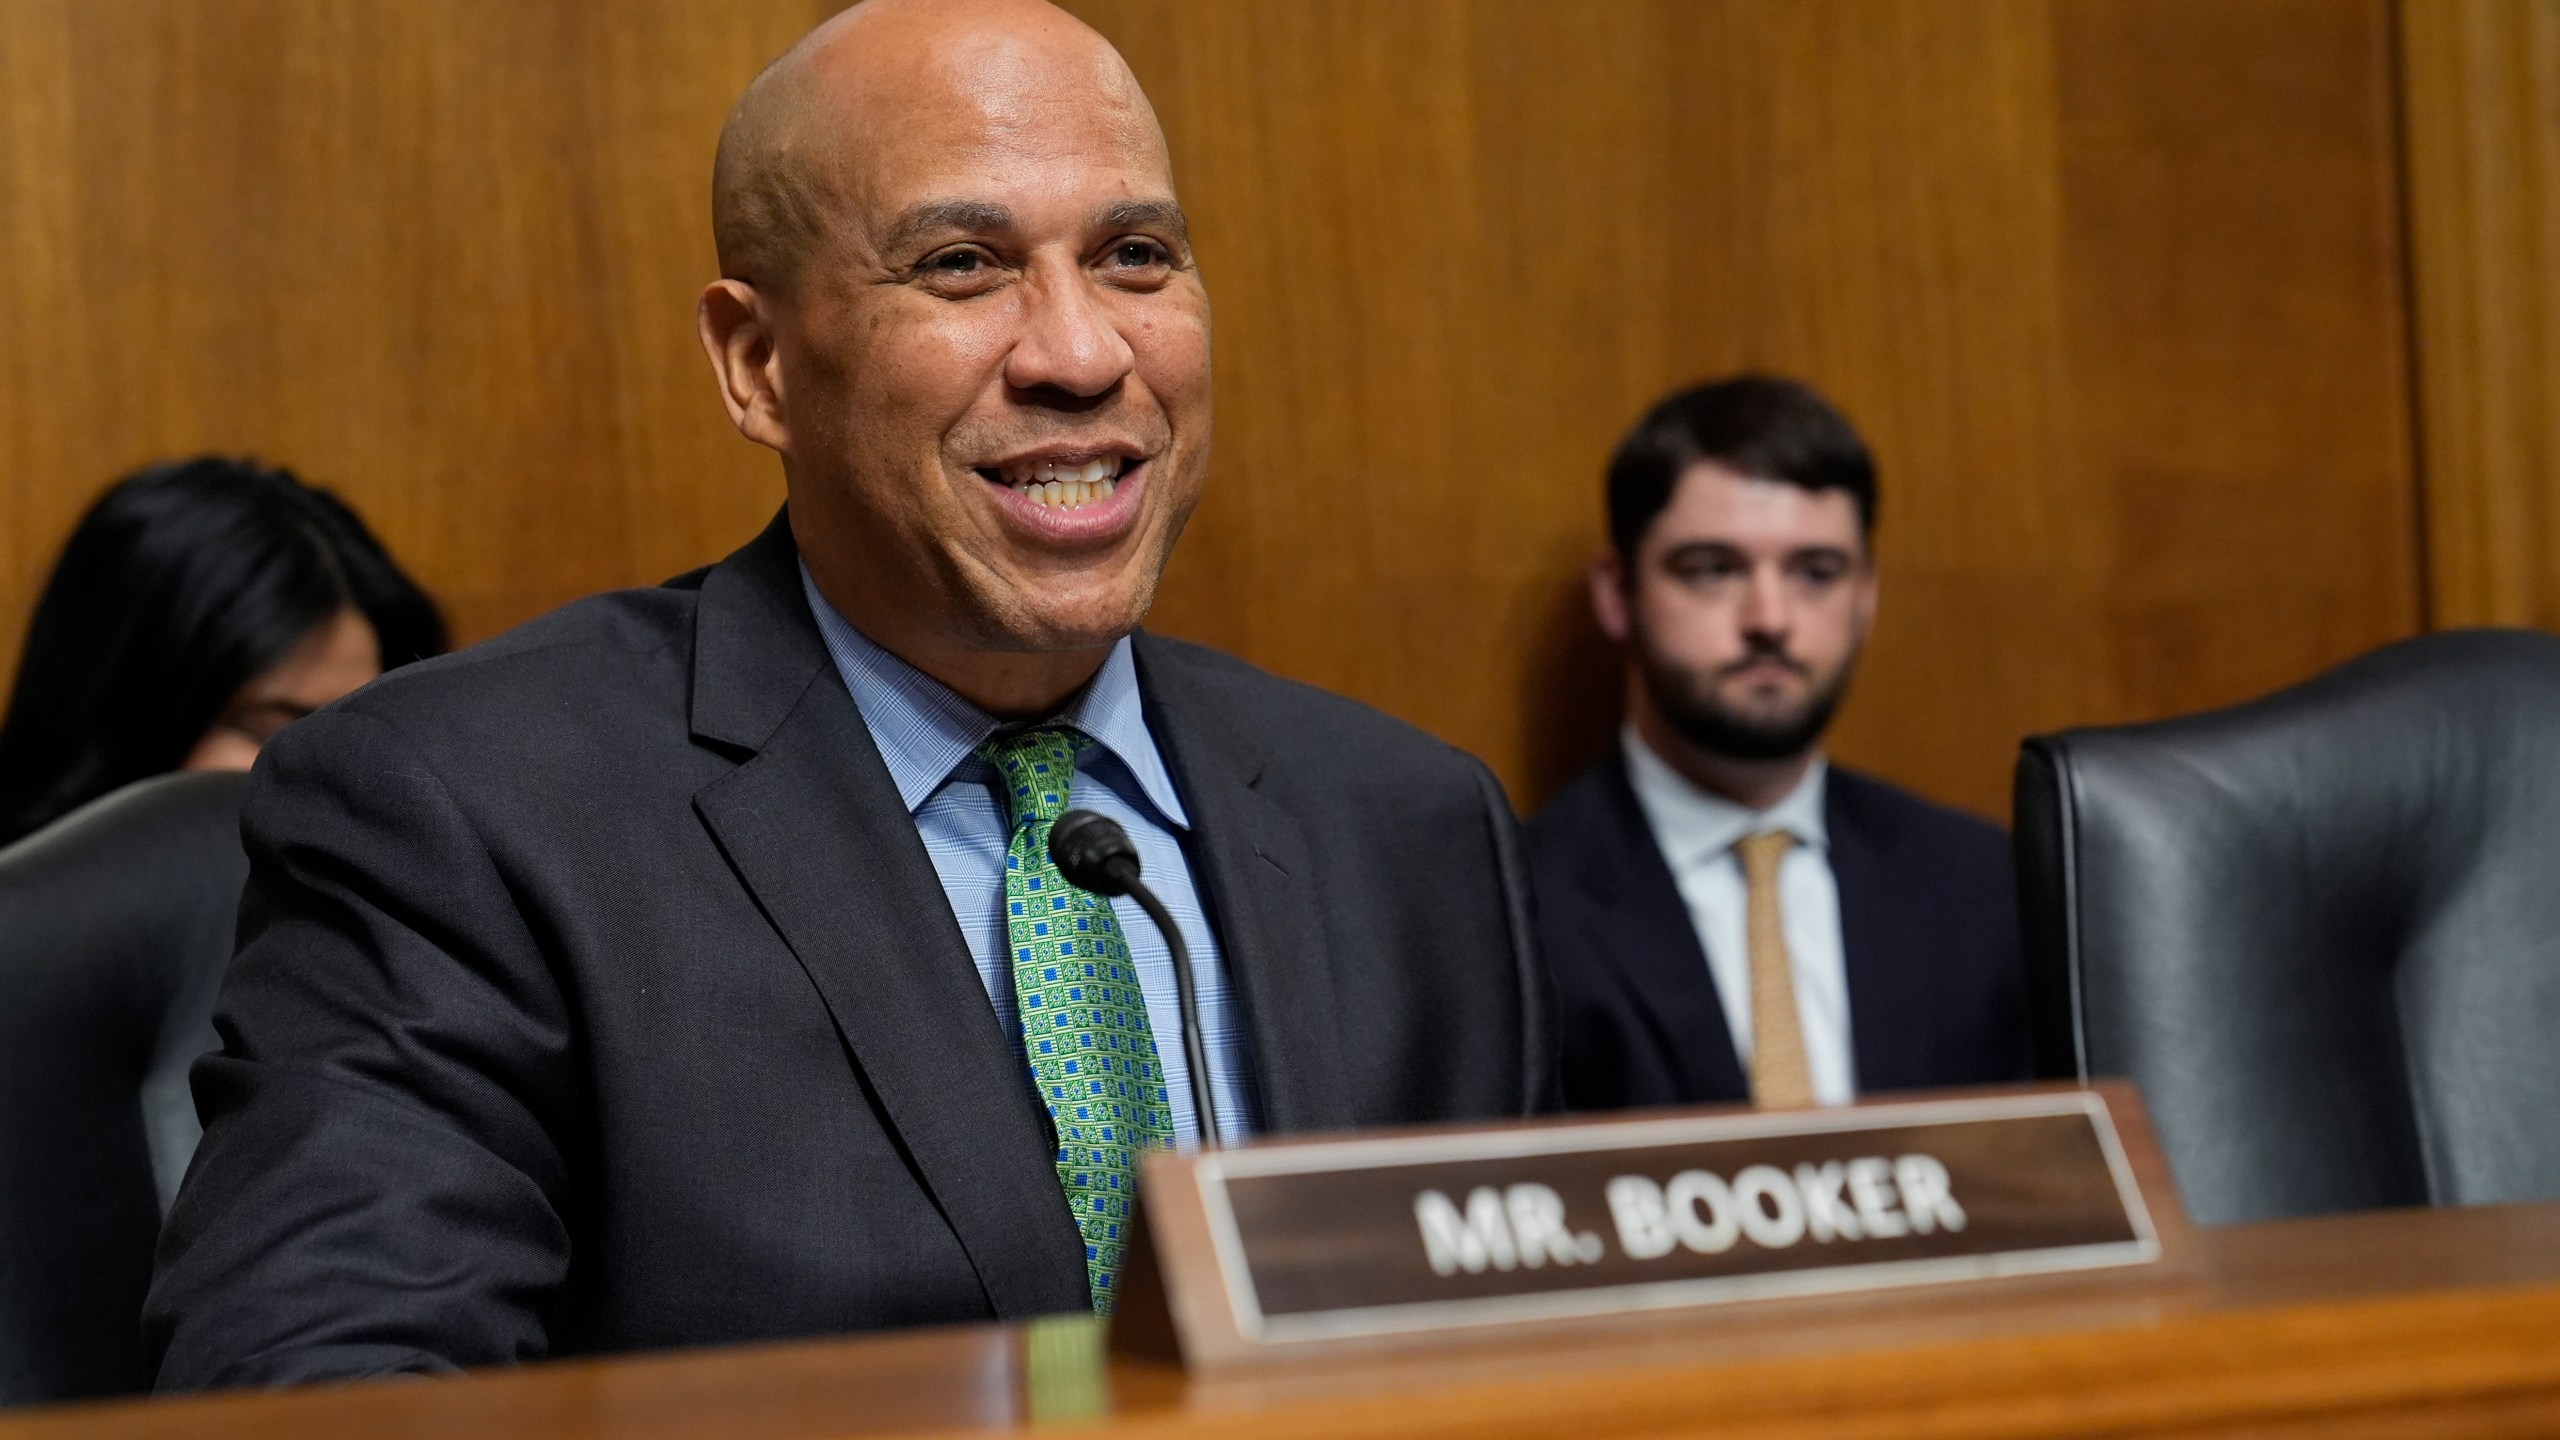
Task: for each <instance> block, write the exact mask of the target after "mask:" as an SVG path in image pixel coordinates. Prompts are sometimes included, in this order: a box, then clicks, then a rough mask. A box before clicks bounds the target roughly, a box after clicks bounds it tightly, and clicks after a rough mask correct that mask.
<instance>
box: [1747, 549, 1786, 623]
mask: <svg viewBox="0 0 2560 1440" xmlns="http://www.w3.org/2000/svg"><path fill="white" fill-rule="evenodd" d="M1786 581H1787V577H1786V576H1785V575H1783V574H1781V573H1780V572H1779V568H1778V567H1777V566H1775V565H1757V566H1753V567H1752V570H1751V580H1750V584H1749V586H1748V587H1747V588H1745V589H1744V591H1743V593H1742V628H1743V630H1744V632H1745V633H1747V634H1752V635H1774V636H1779V637H1782V638H1783V637H1784V636H1785V635H1786V633H1787V630H1788V628H1789V627H1790V626H1791V625H1792V624H1793V623H1794V619H1795V616H1794V612H1793V608H1792V607H1791V606H1790V604H1789V603H1788V599H1787V583H1786Z"/></svg>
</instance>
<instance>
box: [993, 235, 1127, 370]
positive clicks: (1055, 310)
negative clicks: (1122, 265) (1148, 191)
mask: <svg viewBox="0 0 2560 1440" xmlns="http://www.w3.org/2000/svg"><path fill="white" fill-rule="evenodd" d="M1024 291H1025V298H1024V302H1023V303H1024V307H1025V308H1024V311H1023V316H1022V334H1021V337H1020V338H1019V339H1017V340H1016V341H1015V342H1014V346H1013V353H1011V354H1010V355H1008V356H1006V357H1005V367H1004V378H1005V383H1006V384H1007V385H1009V386H1011V387H1012V388H1013V389H1015V390H1018V391H1024V390H1027V391H1042V390H1046V391H1053V392H1063V393H1065V394H1067V395H1072V396H1074V397H1075V398H1077V399H1079V400H1091V399H1096V398H1098V397H1100V396H1102V395H1103V394H1105V393H1107V392H1109V391H1110V389H1111V388H1112V387H1113V386H1115V385H1118V384H1119V383H1120V382H1121V380H1123V379H1124V378H1126V377H1127V376H1128V374H1129V371H1130V370H1131V369H1132V368H1133V367H1134V366H1135V365H1136V363H1137V356H1136V353H1135V352H1134V351H1132V350H1131V349H1130V348H1129V341H1128V337H1126V336H1124V335H1122V334H1121V333H1120V327H1119V326H1118V324H1116V323H1115V322H1114V320H1113V317H1112V315H1111V312H1110V309H1109V307H1107V306H1106V305H1105V304H1104V303H1103V297H1102V296H1101V294H1100V293H1098V291H1097V290H1096V288H1095V285H1094V283H1093V281H1092V280H1091V278H1089V277H1088V276H1086V275H1085V273H1084V271H1083V269H1082V267H1080V266H1076V265H1073V264H1061V265H1057V266H1053V267H1048V268H1047V269H1045V270H1043V271H1041V272H1038V273H1035V274H1034V276H1033V277H1032V279H1031V283H1030V284H1029V285H1027V286H1025V287H1024Z"/></svg>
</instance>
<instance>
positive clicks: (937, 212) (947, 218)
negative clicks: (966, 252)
mask: <svg viewBox="0 0 2560 1440" xmlns="http://www.w3.org/2000/svg"><path fill="white" fill-rule="evenodd" d="M1012 228H1013V212H1012V211H1010V210H1007V209H1006V208H1004V207H1003V206H1001V205H996V204H991V203H989V202H987V201H984V200H932V201H927V202H926V203H924V204H922V205H918V206H915V207H914V208H912V209H910V210H908V211H907V212H906V213H905V214H903V215H901V216H899V217H898V218H897V219H896V220H894V221H892V222H890V225H889V231H888V233H887V234H886V235H884V236H882V237H881V241H880V250H881V253H882V254H884V255H896V254H900V253H902V252H903V251H905V250H907V249H908V248H909V247H910V246H913V245H914V244H916V243H917V242H918V241H920V240H922V239H924V238H925V237H926V236H928V235H936V234H940V233H943V232H945V231H950V230H961V231H966V232H968V233H971V234H977V235H983V234H987V233H990V232H992V231H997V230H1010V229H1012Z"/></svg>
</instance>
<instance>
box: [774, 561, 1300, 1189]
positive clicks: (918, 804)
mask: <svg viewBox="0 0 2560 1440" xmlns="http://www.w3.org/2000/svg"><path fill="white" fill-rule="evenodd" d="M800 586H801V589H802V590H803V591H804V592H806V594H807V595H808V597H809V613H810V614H811V615H813V616H815V617H816V618H817V621H818V633H819V634H820V635H821V636H823V637H824V638H825V640H826V642H827V653H828V654H829V655H831V656H833V657H834V658H835V662H836V672H837V673H838V674H840V675H842V676H843V677H844V685H845V688H846V689H847V690H850V691H852V692H853V703H854V706H855V708H857V709H859V710H860V711H861V712H862V720H863V723H864V724H865V725H868V726H869V727H870V729H871V739H872V742H873V743H874V744H876V745H878V746H879V747H880V758H881V759H882V760H884V761H886V762H887V763H888V766H889V778H890V780H891V781H892V782H894V783H895V784H896V785H897V787H898V798H899V799H901V800H903V801H905V802H906V806H907V810H908V812H909V813H910V814H912V815H914V816H915V821H916V833H917V834H918V835H919V836H921V837H922V838H923V840H924V850H925V854H926V855H927V856H929V857H931V859H932V860H933V868H934V871H935V873H936V874H938V875H940V876H941V877H942V891H943V894H944V895H945V896H947V897H948V898H949V899H950V901H951V915H952V918H953V919H955V920H957V921H959V922H960V936H961V938H962V939H963V940H966V941H967V942H968V945H969V955H970V958H971V959H972V960H974V961H976V962H977V966H978V981H979V983H980V984H982V985H984V986H985V987H986V991H987V999H988V1001H989V1002H990V1003H992V1004H993V1005H994V1006H995V1010H996V1018H997V1019H998V1020H999V1021H1001V1022H1003V1025H1004V1033H1005V1034H1007V1035H1010V1036H1013V1037H1014V1038H1015V1039H1016V1041H1017V1043H1018V1042H1019V1040H1020V1038H1021V1034H1022V1031H1021V1027H1020V1025H1019V1024H1018V1022H1017V1021H1016V1019H1015V1015H1014V1008H1013V966H1012V964H1011V962H1010V961H1009V959H1008V958H1007V947H1006V944H1005V916H1004V857H1005V847H1006V844H1007V842H1008V841H1009V840H1010V839H1011V831H1010V830H1009V829H1008V827H1007V825H1006V814H1005V806H1004V800H1003V798H1002V791H1001V786H1000V784H999V782H998V779H997V775H996V769H995V767H994V766H993V765H990V764H988V763H987V762H986V761H985V760H983V759H981V758H980V757H979V755H978V753H977V751H978V746H979V745H980V744H982V743H984V742H985V741H986V739H987V737H988V736H991V735H993V734H995V733H996V731H997V730H999V729H1001V728H1002V726H1001V725H1000V724H999V723H998V722H997V721H996V719H995V718H994V717H993V716H990V715H988V714H987V713H986V712H985V711H983V710H980V709H979V708H978V707H977V706H975V705H972V704H970V703H969V702H968V701H966V700H963V699H961V698H960V697H959V696H958V695H955V694H953V693H952V692H951V689H950V687H948V686H946V685H944V684H942V683H941V682H940V681H938V680H935V679H934V678H933V677H932V676H930V675H927V674H925V673H924V672H922V671H920V670H918V669H916V668H915V667H914V666H912V665H909V664H908V663H907V662H905V661H904V660H901V659H899V658H898V657H897V656H895V655H892V654H890V653H889V652H888V651H886V650H883V649H881V648H880V647H879V646H878V645H875V644H873V643H872V642H871V640H870V639H869V637H867V636H865V635H864V634H863V633H862V632H861V631H859V630H856V629H855V628H853V626H852V625H851V624H850V623H849V622H847V621H846V620H845V618H844V617H843V616H841V615H838V614H837V613H836V612H835V607H833V606H831V605H829V604H828V603H827V601H826V597H825V596H823V595H820V594H819V593H818V587H817V584H816V582H815V581H813V580H811V579H810V578H809V570H808V567H807V566H806V565H803V566H802V567H801V569H800ZM1056 721H1057V723H1060V724H1064V725H1067V726H1069V727H1071V728H1073V729H1075V730H1077V731H1080V732H1082V733H1083V734H1084V735H1085V736H1086V737H1087V738H1089V739H1091V740H1092V741H1093V742H1094V743H1093V745H1092V747H1091V748H1089V749H1087V750H1086V751H1085V752H1084V757H1083V759H1082V760H1081V761H1080V762H1079V763H1078V764H1077V766H1076V778H1075V785H1074V787H1073V788H1072V789H1070V790H1069V791H1068V794H1067V803H1068V804H1069V805H1070V806H1073V807H1075V808H1078V809H1084V810H1092V811H1095V812H1097V813H1099V814H1103V815H1108V816H1110V817H1111V818H1112V819H1114V820H1117V821H1119V822H1120V826H1121V828H1122V829H1124V830H1126V831H1128V832H1129V839H1130V840H1131V841H1132V842H1133V843H1135V844H1136V845H1137V847H1138V863H1139V866H1140V868H1141V870H1142V871H1143V872H1144V873H1145V876H1146V881H1147V886H1148V888H1150V889H1152V890H1154V891H1155V892H1156V898H1157V899H1159V900H1162V901H1163V902H1164V908H1165V909H1166V910H1168V911H1170V912H1171V913H1172V915H1173V921H1174V924H1175V925H1177V926H1178V927H1180V928H1181V930H1182V938H1183V939H1184V940H1185V941H1186V942H1188V943H1189V946H1190V950H1191V979H1192V985H1193V988H1194V989H1195V990H1196V991H1197V993H1198V999H1199V1002H1200V1038H1201V1044H1202V1048H1203V1049H1205V1050H1206V1051H1207V1052H1208V1056H1209V1085H1210V1094H1211V1095H1212V1096H1213V1097H1214V1098H1215V1099H1216V1101H1217V1106H1218V1133H1219V1135H1220V1136H1221V1137H1222V1138H1225V1139H1229V1140H1234V1139H1239V1138H1241V1137H1243V1136H1244V1135H1246V1134H1249V1133H1251V1131H1252V1128H1253V1124H1254V1119H1255V1117H1256V1116H1257V1115H1258V1114H1259V1113H1260V1112H1259V1108H1258V1107H1259V1097H1258V1096H1257V1095H1256V1093H1255V1088H1254V1083H1253V1067H1252V1064H1251V1062H1250V1059H1249V1057H1248V1056H1247V1055H1246V1053H1245V1037H1244V1027H1243V1023H1242V1022H1243V1016H1242V1015H1241V1014H1239V1013H1238V1010H1237V1007H1236V1004H1235V1000H1234V997H1233V995H1232V994H1231V993H1230V991H1229V989H1228V985H1227V967H1226V962H1225V960H1224V958H1223V957H1222V956H1221V955H1220V954H1219V952H1218V940H1217V937H1216V936H1215V935H1212V934H1211V933H1210V931H1209V921H1208V916H1207V913H1206V911H1205V908H1204V907H1203V906H1202V904H1201V901H1200V890H1199V886H1198V885H1197V884H1195V883H1194V882H1193V880H1192V876H1191V863H1190V861H1189V860H1188V859H1187V858H1186V857H1185V856H1184V854H1183V852H1182V840H1181V834H1180V832H1184V831H1188V830H1189V829H1190V828H1191V822H1190V819H1189V817H1188V816H1186V815H1185V814H1184V813H1183V809H1182V797H1181V796H1179V795H1177V794H1175V793H1174V789H1173V777H1172V775H1171V774H1169V773H1167V771H1166V770H1165V768H1164V757H1163V756H1162V755H1161V754H1160V753H1158V752H1157V750H1156V742H1155V737H1154V735H1152V734H1150V733H1149V732H1148V730H1147V719H1146V714H1145V711H1144V709H1143V708H1142V707H1141V705H1140V703H1139V698H1138V665H1137V660H1136V658H1135V656H1134V655H1132V654H1131V652H1130V646H1129V641H1128V640H1127V639H1126V638H1125V637H1124V638H1123V639H1122V640H1121V641H1120V643H1119V644H1118V645H1115V646H1113V647H1112V649H1111V656H1110V658H1109V659H1107V660H1105V661H1103V662H1102V669H1101V671H1100V673H1098V674H1096V675H1095V676H1094V677H1093V681H1092V683H1090V684H1088V685H1087V686H1085V688H1084V689H1083V691H1082V692H1080V693H1079V694H1078V695H1077V696H1076V697H1075V699H1073V700H1071V701H1069V702H1068V704H1067V707H1066V709H1065V710H1064V711H1062V712H1061V713H1060V714H1059V715H1058V716H1057V717H1056ZM1111 908H1112V911H1113V913H1114V914H1115V915H1116V916H1117V917H1118V919H1119V922H1120V931H1121V933H1122V934H1123V935H1125V936H1127V937H1128V941H1129V958H1130V959H1131V960H1132V961H1133V962H1135V963H1136V965H1137V968H1138V988H1139V989H1140V990H1141V991H1143V992H1144V993H1145V995H1146V1001H1147V1025H1148V1028H1149V1029H1151V1030H1153V1031H1154V1032H1155V1041H1156V1054H1157V1055H1158V1057H1159V1058H1161V1059H1162V1060H1163V1062H1164V1074H1165V1094H1166V1099H1167V1101H1168V1103H1169V1105H1170V1107H1171V1109H1172V1112H1173V1133H1174V1137H1175V1139H1176V1142H1177V1143H1178V1144H1180V1145H1181V1147H1182V1148H1183V1149H1186V1150H1189V1149H1193V1148H1196V1147H1197V1145H1198V1143H1199V1136H1200V1118H1199V1116H1198V1115H1197V1114H1195V1113H1194V1111H1195V1109H1196V1107H1194V1106H1193V1105H1192V1103H1191V1066H1190V1062H1189V1059H1188V1057H1186V1056H1185V1054H1184V1053H1183V1047H1182V1002H1181V1000H1180V999H1179V998H1178V993H1177V992H1176V990H1175V988H1174V983H1173V956H1172V952H1171V951H1169V950H1168V949H1167V948H1166V946H1165V943H1164V939H1163V937H1162V936H1160V935H1158V934H1157V933H1156V927H1155V922H1154V921H1152V920H1150V919H1148V918H1147V913H1146V911H1144V910H1142V909H1140V908H1138V903H1137V902H1136V901H1134V900H1131V899H1129V898H1128V897H1127V896H1125V895H1124V896H1121V897H1118V898H1116V899H1114V900H1113V901H1112V902H1111ZM1023 1068H1024V1069H1025V1071H1026V1072H1027V1071H1028V1070H1029V1068H1030V1062H1029V1061H1028V1060H1025V1061H1024V1062H1023Z"/></svg>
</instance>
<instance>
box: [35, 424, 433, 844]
mask: <svg viewBox="0 0 2560 1440" xmlns="http://www.w3.org/2000/svg"><path fill="white" fill-rule="evenodd" d="M444 646H445V630H444V620H443V617H442V616H440V615H439V614H438V613H437V612H436V606H435V602H434V601H432V600H430V599H428V598H427V596H426V593H425V592H424V591H422V590H420V589H419V588H418V587H417V585H416V584H415V583H413V582H412V581H411V580H410V579H409V577H408V576H406V575H403V574H402V573H400V567H399V566H397V565H395V564H393V563H392V561H391V556H390V555H389V554H388V553H387V552H385V551H384V550H383V548H382V542H380V541H378V540H376V539H375V538H374V537H373V533H372V532H371V531H369V530H367V529H366V528H365V526H364V522H363V521H362V520H359V519H357V518H356V515H355V512H354V511H351V510H349V509H348V508H347V507H346V505H345V504H343V503H342V502H340V501H339V499H338V498H337V497H336V496H334V495H332V494H330V493H329V492H328V491H326V490H320V489H316V488H314V487H312V486H309V485H305V484H303V483H302V482H301V481H300V480H297V479H295V478H294V476H293V475H292V474H291V473H290V472H288V471H284V470H276V469H269V468H267V467H265V466H261V465H257V464H253V463H251V462H248V461H245V460H225V459H220V458H217V457H213V456H205V457H201V458H198V459H194V460H182V461H178V462H175V463H172V464H167V465H159V466H155V467H153V468H151V469H148V470H144V471H141V472H139V473H137V474H134V475H131V476H129V477H127V478H125V479H123V480H121V481H118V482H117V483H116V484H115V485H114V486H112V487H111V488H109V489H108V491H107V493H106V494H105V495H103V496H101V497H99V499H98V502H97V504H95V505H93V506H91V507H90V510H89V513H88V514H87V515H86V516H85V517H83V518H82V519H81V521H80V525H79V528H78V529H76V530H74V531H73V532H72V534H71V540H70V543H68V544H67V545H65V546H64V547H63V551H62V558H61V559H60V560H59V561H58V562H56V563H55V565H54V570H53V578H52V579H51V580H50V581H48V582H47V583H46V585H45V589H44V595H43V598H42V599H40V600H39V601H38V602H37V604H36V611H35V618H34V621H33V622H32V623H31V624H30V625H29V626H28V629H27V643H26V649H25V652H24V654H23V656H22V658H21V659H20V660H19V662H18V682H17V686H16V688H15V689H14V690H13V691H12V692H11V694H10V697H9V711H8V716H7V719H6V720H5V722H0V844H7V843H8V842H10V841H13V840H16V839H18V838H19V837H20V836H23V835H26V834H28V833H30V832H32V831H34V830H37V829H39V828H41V827H42V826H44V825H45V824H47V823H49V822H51V821H52V820H54V819H56V818H58V817H60V816H62V815H64V814H67V813H68V812H70V811H72V810H74V809H77V808H78V807H79V806H81V805H83V804H86V803H87V802H89V801H91V800H94V799H96V798H97V797H99V796H101V795H104V794H106V793H107V792H108V791H111V790H114V789H117V788H118V787H120V786H124V785H128V784H131V783H132V782H133V781H136V780H140V779H143V778H144V777H146V776H151V775H158V774H162V773H164V772H167V771H171V770H182V769H183V770H225V769H228V770H245V769H247V768H248V766H249V762H251V761H252V760H254V759H256V758H257V754H258V747H259V746H260V745H261V744H263V743H264V742H265V740H266V739H267V737H268V736H270V735H272V734H274V733H275V732H276V731H277V730H278V729H281V728H282V727H283V726H284V725H285V723H286V722H288V721H290V720H293V719H295V718H297V717H299V716H302V715H306V714H309V713H310V712H311V711H313V710H315V709H318V708H319V707H320V706H322V705H326V704H327V703H329V702H330V701H332V700H335V699H337V698H338V697H339V696H341V695H344V694H346V693H347V692H348V691H350V690H353V689H355V688H356V687H357V686H359V685H362V684H364V683H365V682H366V681H368V680H371V679H373V678H374V677H375V676H376V675H379V674H380V673H382V671H384V670H386V669H389V668H391V667H392V666H395V665H400V664H403V663H406V662H408V661H411V660H416V659H421V658H423V657H425V656H429V655H434V654H438V653H441V652H442V651H443V649H444Z"/></svg>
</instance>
